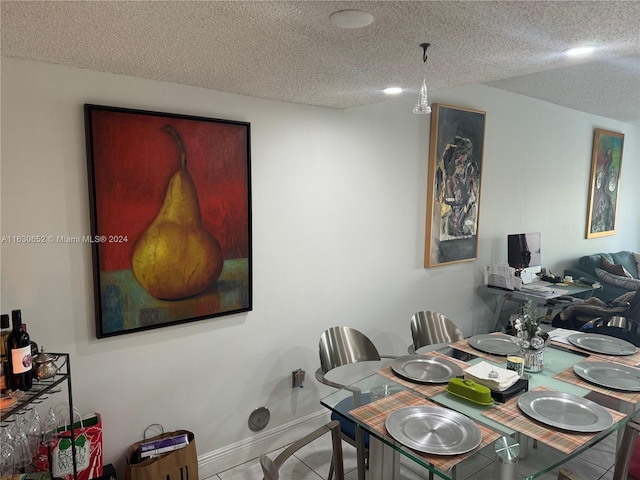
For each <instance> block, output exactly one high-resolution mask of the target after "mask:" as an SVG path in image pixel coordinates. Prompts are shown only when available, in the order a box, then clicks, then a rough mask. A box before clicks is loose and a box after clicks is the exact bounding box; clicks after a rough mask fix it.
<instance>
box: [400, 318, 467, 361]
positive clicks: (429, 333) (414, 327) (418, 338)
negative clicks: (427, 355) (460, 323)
mask: <svg viewBox="0 0 640 480" xmlns="http://www.w3.org/2000/svg"><path fill="white" fill-rule="evenodd" d="M411 337H412V338H413V344H412V345H410V346H409V348H408V349H407V350H408V351H409V353H415V352H416V350H418V349H419V348H421V347H425V346H428V345H434V346H435V345H440V344H446V343H451V342H457V341H458V340H462V339H463V338H464V335H463V334H462V332H461V331H460V329H459V328H458V327H457V326H456V324H455V323H453V321H451V320H450V319H449V318H447V317H445V316H444V315H442V314H441V313H437V312H430V311H423V312H417V313H415V314H414V315H413V316H412V317H411ZM434 348H436V347H434Z"/></svg>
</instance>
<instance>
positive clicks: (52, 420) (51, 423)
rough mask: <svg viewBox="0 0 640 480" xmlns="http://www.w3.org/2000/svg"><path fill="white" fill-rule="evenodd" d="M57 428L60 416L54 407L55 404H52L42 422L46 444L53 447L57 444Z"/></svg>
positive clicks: (43, 439) (44, 442)
mask: <svg viewBox="0 0 640 480" xmlns="http://www.w3.org/2000/svg"><path fill="white" fill-rule="evenodd" d="M57 428H58V417H57V415H56V412H55V410H54V408H53V405H51V406H50V407H49V411H48V412H47V415H46V416H45V417H44V421H43V423H42V443H43V444H44V445H45V446H47V447H53V446H54V445H55V443H56V430H57Z"/></svg>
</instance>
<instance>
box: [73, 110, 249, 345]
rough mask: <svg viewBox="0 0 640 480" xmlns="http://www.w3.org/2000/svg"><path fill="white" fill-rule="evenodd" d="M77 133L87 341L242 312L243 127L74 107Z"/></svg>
mask: <svg viewBox="0 0 640 480" xmlns="http://www.w3.org/2000/svg"><path fill="white" fill-rule="evenodd" d="M85 126H86V133H87V173H88V177H89V202H90V205H89V208H90V212H91V237H90V239H91V240H96V239H97V241H92V245H91V247H92V256H93V274H94V277H93V278H94V299H95V312H96V335H97V337H98V338H103V337H108V336H112V335H121V334H125V333H132V332H137V331H142V330H150V329H154V328H159V327H165V326H169V325H178V324H184V323H187V322H192V321H197V320H203V321H210V320H212V319H214V318H216V317H220V316H223V315H232V314H238V313H240V312H248V311H250V310H251V309H252V253H251V148H250V146H251V145H250V139H251V129H250V124H249V123H248V122H241V121H236V120H224V119H217V118H208V117H198V116H193V115H181V114H176V113H164V112H152V111H147V110H132V109H124V108H119V107H110V106H105V105H85ZM87 233H88V232H87ZM87 237H88V235H87Z"/></svg>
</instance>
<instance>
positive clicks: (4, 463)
mask: <svg viewBox="0 0 640 480" xmlns="http://www.w3.org/2000/svg"><path fill="white" fill-rule="evenodd" d="M15 458H16V453H15V450H14V448H13V437H12V435H11V429H10V427H9V426H7V425H3V426H2V428H0V477H2V478H4V477H5V476H10V475H13V474H14V473H15Z"/></svg>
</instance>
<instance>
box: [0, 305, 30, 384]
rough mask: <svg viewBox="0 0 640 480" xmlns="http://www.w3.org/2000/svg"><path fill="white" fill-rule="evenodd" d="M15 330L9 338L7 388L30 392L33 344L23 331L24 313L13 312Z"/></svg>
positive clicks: (12, 320)
mask: <svg viewBox="0 0 640 480" xmlns="http://www.w3.org/2000/svg"><path fill="white" fill-rule="evenodd" d="M11 323H12V325H13V330H11V333H10V334H9V336H8V337H7V357H8V359H7V372H6V375H7V386H8V387H9V388H10V389H11V390H29V389H30V388H31V385H32V379H31V343H30V340H29V334H28V333H27V332H25V331H24V330H23V329H22V312H21V311H20V310H13V311H12V312H11Z"/></svg>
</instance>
